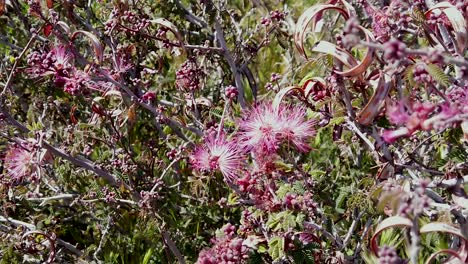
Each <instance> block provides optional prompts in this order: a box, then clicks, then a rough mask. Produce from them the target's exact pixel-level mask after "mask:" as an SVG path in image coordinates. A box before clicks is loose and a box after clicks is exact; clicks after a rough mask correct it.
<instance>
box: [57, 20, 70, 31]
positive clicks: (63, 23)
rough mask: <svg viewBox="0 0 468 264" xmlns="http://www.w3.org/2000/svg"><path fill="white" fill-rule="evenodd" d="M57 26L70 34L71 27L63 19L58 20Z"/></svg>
mask: <svg viewBox="0 0 468 264" xmlns="http://www.w3.org/2000/svg"><path fill="white" fill-rule="evenodd" d="M57 26H60V27H61V28H62V29H63V30H64V31H65V33H67V34H70V27H69V26H68V24H67V23H65V22H63V21H58V22H57Z"/></svg>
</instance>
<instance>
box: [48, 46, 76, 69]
mask: <svg viewBox="0 0 468 264" xmlns="http://www.w3.org/2000/svg"><path fill="white" fill-rule="evenodd" d="M50 53H51V54H53V58H54V63H53V65H54V68H55V70H56V71H58V70H62V69H69V68H71V64H70V61H71V60H72V58H73V56H72V54H71V53H70V51H69V50H68V49H67V47H65V46H56V47H54V48H53V49H52V50H51V51H50Z"/></svg>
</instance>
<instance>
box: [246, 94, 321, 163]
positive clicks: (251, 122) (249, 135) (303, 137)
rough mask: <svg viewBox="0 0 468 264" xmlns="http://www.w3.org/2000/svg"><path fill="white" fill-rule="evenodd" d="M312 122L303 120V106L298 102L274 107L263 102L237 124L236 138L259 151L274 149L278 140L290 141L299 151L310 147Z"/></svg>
mask: <svg viewBox="0 0 468 264" xmlns="http://www.w3.org/2000/svg"><path fill="white" fill-rule="evenodd" d="M314 124H315V122H314V121H311V120H309V121H307V120H305V109H304V108H302V107H297V106H292V105H289V106H283V105H280V106H278V107H277V108H275V107H273V106H272V104H271V103H264V104H261V105H259V106H257V107H256V108H254V109H253V110H252V112H251V113H250V114H248V116H247V117H246V118H245V120H244V121H243V122H241V124H240V130H241V132H240V135H239V142H240V144H241V145H242V146H243V147H244V148H245V149H246V150H253V151H256V152H258V153H262V154H271V153H274V152H276V151H277V150H278V149H279V147H280V144H281V143H285V142H287V143H292V144H294V145H295V146H296V147H297V148H298V149H299V150H300V151H307V150H309V149H310V147H309V146H308V140H309V139H310V138H311V137H312V136H313V135H314V134H315V130H314V128H313V126H314Z"/></svg>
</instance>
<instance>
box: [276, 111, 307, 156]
mask: <svg viewBox="0 0 468 264" xmlns="http://www.w3.org/2000/svg"><path fill="white" fill-rule="evenodd" d="M283 114H284V116H283V119H284V122H282V125H283V126H282V127H281V129H280V131H279V135H280V138H281V139H284V140H286V141H287V142H290V143H292V144H294V146H296V148H297V149H298V150H299V151H303V152H306V151H309V150H310V146H309V144H308V143H309V142H308V140H309V139H310V138H311V137H313V136H314V135H315V129H314V125H315V121H312V120H305V119H304V117H305V114H306V110H305V109H304V108H302V107H290V108H288V109H287V111H285V112H284V113H283Z"/></svg>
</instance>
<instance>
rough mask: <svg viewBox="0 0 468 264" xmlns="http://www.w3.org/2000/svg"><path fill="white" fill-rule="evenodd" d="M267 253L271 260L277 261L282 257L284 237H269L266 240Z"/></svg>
mask: <svg viewBox="0 0 468 264" xmlns="http://www.w3.org/2000/svg"><path fill="white" fill-rule="evenodd" d="M268 254H269V255H270V257H271V258H272V259H273V261H277V260H279V259H280V258H282V257H284V238H282V237H273V238H272V239H270V241H269V242H268Z"/></svg>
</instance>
